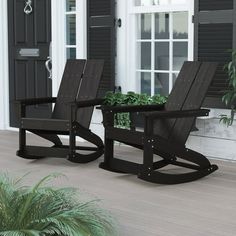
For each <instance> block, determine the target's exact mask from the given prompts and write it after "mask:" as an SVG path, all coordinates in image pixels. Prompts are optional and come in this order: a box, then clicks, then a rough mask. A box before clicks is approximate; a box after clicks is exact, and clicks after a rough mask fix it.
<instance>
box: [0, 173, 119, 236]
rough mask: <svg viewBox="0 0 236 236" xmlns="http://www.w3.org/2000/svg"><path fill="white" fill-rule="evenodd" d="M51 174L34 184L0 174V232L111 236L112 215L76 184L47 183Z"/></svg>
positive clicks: (8, 235)
mask: <svg viewBox="0 0 236 236" xmlns="http://www.w3.org/2000/svg"><path fill="white" fill-rule="evenodd" d="M57 176H58V175H57V174H53V175H50V176H47V177H45V178H43V179H42V180H41V181H39V182H38V183H37V184H36V185H35V186H33V187H25V186H24V185H23V184H22V178H20V179H15V178H10V177H8V176H7V175H6V174H0V235H1V236H49V235H53V236H111V235H114V234H115V232H114V230H113V227H112V224H113V223H112V220H111V217H110V216H109V215H108V214H107V213H106V212H105V211H103V210H101V209H100V208H99V207H98V206H97V204H96V201H88V202H85V201H83V200H81V199H80V198H79V196H80V195H79V194H78V190H77V189H75V188H53V187H48V186H47V184H48V181H49V180H51V179H52V178H55V177H57Z"/></svg>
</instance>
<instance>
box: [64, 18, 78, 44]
mask: <svg viewBox="0 0 236 236" xmlns="http://www.w3.org/2000/svg"><path fill="white" fill-rule="evenodd" d="M75 22H76V17H75V15H67V16H66V44H67V45H75V44H76V36H75V35H76V23H75Z"/></svg>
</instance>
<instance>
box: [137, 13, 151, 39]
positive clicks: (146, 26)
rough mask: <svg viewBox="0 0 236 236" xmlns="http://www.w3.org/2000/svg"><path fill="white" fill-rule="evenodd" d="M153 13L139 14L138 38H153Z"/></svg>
mask: <svg viewBox="0 0 236 236" xmlns="http://www.w3.org/2000/svg"><path fill="white" fill-rule="evenodd" d="M151 19H152V16H151V14H140V15H139V16H138V39H151V25H152V24H151Z"/></svg>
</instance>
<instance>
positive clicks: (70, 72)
mask: <svg viewBox="0 0 236 236" xmlns="http://www.w3.org/2000/svg"><path fill="white" fill-rule="evenodd" d="M103 64H104V62H103V60H87V61H86V60H78V59H73V60H68V61H67V63H66V66H65V71H64V74H63V77H62V81H61V85H60V88H59V92H58V96H57V102H56V104H55V107H54V111H53V114H52V118H53V119H64V120H67V119H69V118H70V105H69V103H70V102H74V101H85V100H90V99H94V98H96V96H97V93H98V88H99V84H100V80H101V77H102V72H103ZM92 113H93V107H89V108H83V109H79V110H78V113H77V121H78V122H79V123H80V124H81V125H83V126H85V127H88V126H89V124H90V122H91V118H92Z"/></svg>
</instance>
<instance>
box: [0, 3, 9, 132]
mask: <svg viewBox="0 0 236 236" xmlns="http://www.w3.org/2000/svg"><path fill="white" fill-rule="evenodd" d="M0 16H1V19H2V24H0V40H1V42H2V43H1V44H0V61H1V63H0V94H1V96H2V99H1V100H0V114H3V115H1V116H0V129H2V130H4V129H8V128H9V60H8V20H7V0H2V1H0Z"/></svg>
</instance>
